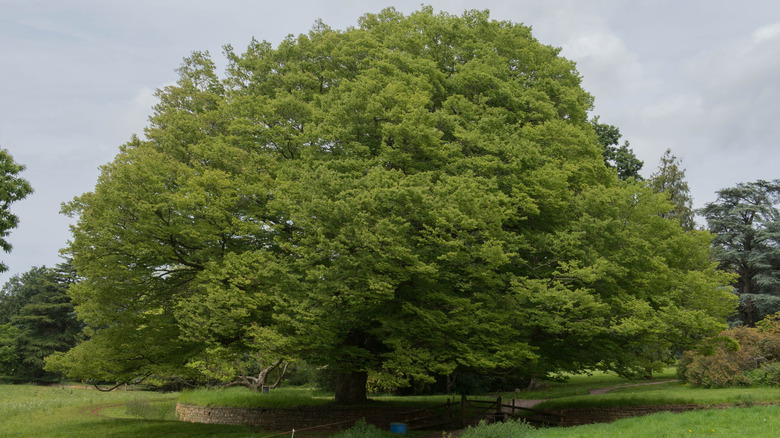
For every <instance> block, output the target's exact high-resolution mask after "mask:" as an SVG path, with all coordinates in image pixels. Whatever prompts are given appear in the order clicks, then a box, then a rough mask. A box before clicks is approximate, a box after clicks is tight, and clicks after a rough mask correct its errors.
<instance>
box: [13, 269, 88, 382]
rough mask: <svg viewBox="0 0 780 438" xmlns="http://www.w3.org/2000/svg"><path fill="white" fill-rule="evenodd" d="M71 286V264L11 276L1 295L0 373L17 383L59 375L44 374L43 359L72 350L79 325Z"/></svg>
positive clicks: (73, 279) (78, 332)
mask: <svg viewBox="0 0 780 438" xmlns="http://www.w3.org/2000/svg"><path fill="white" fill-rule="evenodd" d="M74 282H75V276H74V273H73V272H72V269H71V267H70V265H68V264H62V265H59V266H58V267H57V268H56V269H51V268H46V267H40V268H32V269H31V270H29V271H28V272H26V273H24V274H22V275H15V276H13V277H12V278H11V279H10V280H9V281H8V282H7V283H6V284H5V286H4V287H3V290H2V295H0V373H2V374H4V375H6V376H9V377H11V378H12V379H14V380H17V381H46V380H56V379H58V378H59V377H58V376H56V375H53V374H52V373H47V372H46V371H45V370H44V359H45V358H46V357H47V356H49V355H51V354H53V353H55V352H64V351H67V350H69V349H70V348H72V347H74V346H75V345H76V344H77V343H78V342H79V340H80V338H81V337H80V334H81V329H82V324H81V323H80V322H79V321H78V320H77V319H76V314H75V312H74V309H73V305H72V304H71V302H70V298H69V297H68V295H67V290H68V287H69V286H70V285H71V284H73V283H74Z"/></svg>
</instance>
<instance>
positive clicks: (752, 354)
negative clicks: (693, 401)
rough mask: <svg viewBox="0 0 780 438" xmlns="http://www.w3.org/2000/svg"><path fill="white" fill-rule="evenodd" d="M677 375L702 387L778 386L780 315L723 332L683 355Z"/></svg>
mask: <svg viewBox="0 0 780 438" xmlns="http://www.w3.org/2000/svg"><path fill="white" fill-rule="evenodd" d="M678 375H679V376H680V377H681V378H683V379H685V380H686V381H687V382H690V383H692V384H694V385H701V386H706V387H724V386H735V385H746V386H747V385H753V384H757V385H772V386H780V313H776V314H774V315H771V316H769V317H767V318H765V319H763V320H762V321H760V322H758V323H757V324H756V327H747V326H737V327H734V328H731V329H729V330H726V331H724V332H722V333H721V334H720V335H719V336H718V337H714V338H711V339H709V340H708V342H706V343H704V344H703V345H702V346H701V347H700V348H699V349H697V350H691V351H687V352H686V353H685V354H684V355H683V357H682V358H681V359H680V361H679V363H678Z"/></svg>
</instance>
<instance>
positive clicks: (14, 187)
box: [0, 148, 33, 272]
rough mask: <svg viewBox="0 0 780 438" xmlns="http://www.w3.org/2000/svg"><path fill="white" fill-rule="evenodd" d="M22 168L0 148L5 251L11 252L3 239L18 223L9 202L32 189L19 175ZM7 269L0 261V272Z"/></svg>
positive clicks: (0, 224) (0, 229) (1, 243)
mask: <svg viewBox="0 0 780 438" xmlns="http://www.w3.org/2000/svg"><path fill="white" fill-rule="evenodd" d="M24 169H25V166H24V165H22V164H18V163H16V162H14V159H13V157H12V156H11V154H10V153H9V152H8V151H7V150H5V149H2V148H0V248H2V249H3V251H5V252H11V244H10V243H8V241H7V240H5V239H6V238H7V237H8V235H9V234H10V232H11V230H12V229H14V228H16V227H17V225H19V217H18V216H16V215H15V214H13V213H11V209H10V208H11V204H12V203H14V202H16V201H20V200H22V199H24V198H26V197H27V195H29V194H30V193H32V191H33V190H32V187H31V186H30V183H29V182H27V180H25V179H24V178H22V177H20V176H19V174H20V173H22V171H24ZM7 270H8V266H6V265H5V263H2V262H0V272H5V271H7Z"/></svg>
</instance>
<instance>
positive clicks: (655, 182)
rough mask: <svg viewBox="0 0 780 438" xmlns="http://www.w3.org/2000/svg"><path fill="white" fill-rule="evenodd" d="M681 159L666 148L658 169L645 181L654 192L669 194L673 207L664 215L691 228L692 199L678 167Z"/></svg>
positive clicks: (692, 219) (694, 224) (683, 170)
mask: <svg viewBox="0 0 780 438" xmlns="http://www.w3.org/2000/svg"><path fill="white" fill-rule="evenodd" d="M680 164H681V161H680V160H679V159H678V158H677V157H675V156H674V155H672V150H671V149H667V150H666V152H664V155H663V156H662V157H661V163H660V164H659V166H658V170H657V171H656V172H655V173H654V174H652V175H651V176H650V179H648V181H647V183H648V184H649V185H650V187H651V188H652V189H653V191H654V192H656V193H665V194H666V195H667V196H669V200H670V201H671V202H672V205H673V208H672V209H671V210H670V211H669V212H668V213H664V217H669V218H676V219H677V220H679V221H680V225H682V227H683V228H685V229H686V230H693V229H694V228H695V226H696V222H695V221H694V218H693V217H694V211H693V200H692V199H691V191H690V189H689V188H688V182H687V181H685V169H680Z"/></svg>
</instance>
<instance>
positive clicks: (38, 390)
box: [0, 385, 267, 438]
mask: <svg viewBox="0 0 780 438" xmlns="http://www.w3.org/2000/svg"><path fill="white" fill-rule="evenodd" d="M177 398H178V394H160V393H154V392H145V391H127V392H125V391H112V392H100V391H96V390H90V389H69V388H59V387H41V386H34V385H0V436H2V437H85V436H99V437H109V438H131V437H139V436H149V437H158V436H164V437H182V438H184V437H236V438H238V437H253V436H254V437H260V436H264V435H267V433H262V432H260V431H256V430H253V429H252V428H249V427H246V426H230V425H207V424H193V423H182V422H177V421H168V420H153V419H146V418H135V417H134V416H133V415H129V414H128V413H127V406H126V405H127V404H128V403H132V402H135V403H137V404H138V403H139V402H146V403H149V404H150V405H153V406H155V405H156V406H157V407H159V408H160V409H162V410H163V411H167V410H168V409H169V408H163V406H165V405H166V404H167V405H168V407H170V406H172V405H174V404H175V403H176V399H177ZM158 403H159V404H158ZM111 406H114V407H113V408H109V407H111ZM120 412H123V414H119V416H121V417H124V418H113V417H110V416H109V415H112V413H120ZM136 414H137V412H136Z"/></svg>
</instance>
